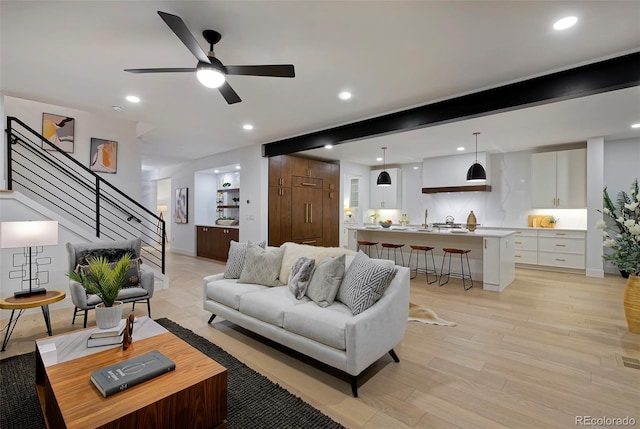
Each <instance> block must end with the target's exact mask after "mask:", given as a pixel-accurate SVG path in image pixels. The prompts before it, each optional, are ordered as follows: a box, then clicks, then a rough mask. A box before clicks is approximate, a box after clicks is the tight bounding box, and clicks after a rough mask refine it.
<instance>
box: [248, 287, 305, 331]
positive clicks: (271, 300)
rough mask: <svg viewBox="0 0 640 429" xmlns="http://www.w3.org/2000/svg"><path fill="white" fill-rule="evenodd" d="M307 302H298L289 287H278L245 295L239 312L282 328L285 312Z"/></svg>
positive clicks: (303, 299)
mask: <svg viewBox="0 0 640 429" xmlns="http://www.w3.org/2000/svg"><path fill="white" fill-rule="evenodd" d="M306 302H309V298H307V297H302V299H300V300H298V299H296V298H295V297H294V296H293V295H291V292H289V289H288V288H287V286H278V287H271V288H265V289H263V290H261V291H258V292H254V293H249V294H245V295H243V296H242V298H240V308H239V310H240V312H241V313H242V314H244V315H246V316H251V317H255V318H256V319H259V320H262V321H263V322H266V323H269V324H271V325H275V326H278V327H282V325H283V322H284V313H285V311H288V310H290V309H292V308H293V307H295V306H297V305H300V304H304V303H306Z"/></svg>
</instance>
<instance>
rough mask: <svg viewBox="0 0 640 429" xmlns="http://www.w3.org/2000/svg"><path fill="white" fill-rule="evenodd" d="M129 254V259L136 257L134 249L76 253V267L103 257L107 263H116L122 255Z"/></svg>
mask: <svg viewBox="0 0 640 429" xmlns="http://www.w3.org/2000/svg"><path fill="white" fill-rule="evenodd" d="M127 253H128V254H129V255H130V256H131V259H134V258H135V257H136V251H135V250H134V249H131V248H129V249H117V248H108V249H87V250H82V251H79V252H77V253H76V265H78V264H79V265H86V263H87V261H88V260H89V259H95V258H98V257H103V258H105V259H106V260H107V262H118V261H119V260H120V258H122V257H123V256H124V255H126V254H127Z"/></svg>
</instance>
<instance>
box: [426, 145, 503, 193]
mask: <svg viewBox="0 0 640 429" xmlns="http://www.w3.org/2000/svg"><path fill="white" fill-rule="evenodd" d="M475 160H476V154H475V152H474V153H468V154H461V155H451V156H440V157H436V158H425V159H424V160H423V162H422V193H423V194H435V193H439V192H478V191H480V192H490V191H491V184H490V183H489V182H490V180H491V169H490V165H489V160H490V157H489V156H488V155H487V153H486V152H478V162H479V163H480V164H482V165H483V166H484V169H485V170H486V172H487V180H486V181H485V182H479V183H478V182H467V170H469V167H471V164H473V163H474V162H475Z"/></svg>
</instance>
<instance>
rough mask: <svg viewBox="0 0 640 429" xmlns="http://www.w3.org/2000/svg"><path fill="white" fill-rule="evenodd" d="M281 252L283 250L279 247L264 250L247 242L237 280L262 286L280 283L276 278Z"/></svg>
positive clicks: (278, 272) (278, 284) (278, 273)
mask: <svg viewBox="0 0 640 429" xmlns="http://www.w3.org/2000/svg"><path fill="white" fill-rule="evenodd" d="M282 254H283V250H282V249H280V248H279V247H275V248H269V249H266V250H265V249H263V248H262V247H260V246H258V245H256V244H252V243H249V244H248V245H247V254H246V256H245V264H244V267H243V268H242V273H240V278H239V279H238V282H239V283H251V284H259V285H264V286H280V285H282V283H280V281H279V280H278V277H279V275H280V264H281V263H282Z"/></svg>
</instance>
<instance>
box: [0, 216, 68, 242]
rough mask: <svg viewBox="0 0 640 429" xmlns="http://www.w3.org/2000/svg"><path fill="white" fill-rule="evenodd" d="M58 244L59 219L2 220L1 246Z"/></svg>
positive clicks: (0, 231)
mask: <svg viewBox="0 0 640 429" xmlns="http://www.w3.org/2000/svg"><path fill="white" fill-rule="evenodd" d="M56 244H58V221H55V220H44V221H26V222H0V248H3V249H11V248H16V247H31V246H54V245H56Z"/></svg>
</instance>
